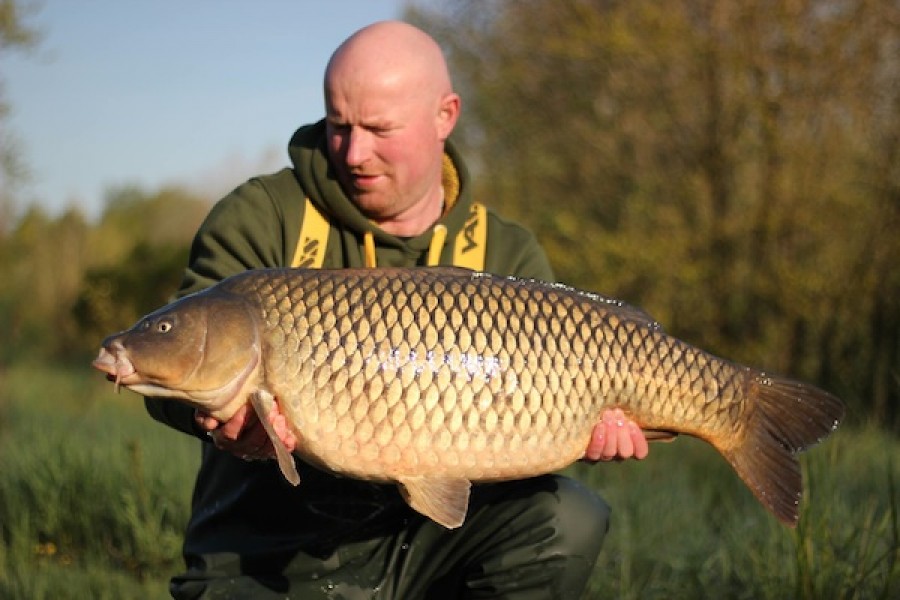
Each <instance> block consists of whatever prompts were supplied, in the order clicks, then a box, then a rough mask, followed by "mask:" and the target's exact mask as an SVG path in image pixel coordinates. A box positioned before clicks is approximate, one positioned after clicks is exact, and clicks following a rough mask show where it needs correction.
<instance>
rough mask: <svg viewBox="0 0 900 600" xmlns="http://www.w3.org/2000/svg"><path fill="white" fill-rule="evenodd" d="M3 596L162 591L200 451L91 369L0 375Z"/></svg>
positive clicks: (176, 559) (176, 557)
mask: <svg viewBox="0 0 900 600" xmlns="http://www.w3.org/2000/svg"><path fill="white" fill-rule="evenodd" d="M4 403H5V404H6V406H7V409H6V415H7V416H6V422H5V425H2V424H0V472H2V473H3V478H2V479H0V543H2V545H0V597H4V598H144V597H162V596H163V595H164V594H165V589H166V586H165V575H166V574H168V573H171V572H173V571H174V570H175V569H177V568H178V566H179V564H180V559H181V557H180V545H181V534H182V531H183V528H184V526H185V523H186V522H187V516H188V500H189V494H190V489H191V482H192V479H193V475H194V473H195V472H196V469H197V465H198V459H199V452H197V444H198V442H197V441H196V440H193V439H192V438H189V437H188V436H185V435H183V434H178V433H176V432H174V431H172V430H170V429H168V428H166V427H163V426H161V425H159V424H157V423H155V422H153V421H152V420H151V419H150V418H149V417H148V416H147V414H146V413H145V412H144V410H143V403H142V401H141V399H140V397H139V396H137V395H135V394H131V393H128V394H126V395H122V396H115V395H114V394H113V393H112V388H111V386H109V384H108V383H107V382H105V381H104V380H103V378H102V377H101V376H99V375H98V374H96V373H92V372H89V371H88V369H87V368H82V369H78V370H72V371H67V370H62V369H60V370H48V369H39V368H31V367H27V366H18V367H15V368H13V369H11V370H9V371H8V372H7V373H6V375H5V377H4V379H2V380H0V405H2V404H4Z"/></svg>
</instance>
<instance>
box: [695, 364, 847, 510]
mask: <svg viewBox="0 0 900 600" xmlns="http://www.w3.org/2000/svg"><path fill="white" fill-rule="evenodd" d="M747 377H748V379H747V385H746V390H747V394H748V403H749V404H748V409H747V423H746V426H745V427H744V428H743V434H742V435H741V436H740V439H739V441H738V442H737V443H735V442H734V440H729V441H723V443H722V446H723V447H719V446H718V445H717V444H716V442H715V440H710V441H711V442H712V443H713V445H715V446H717V447H718V448H719V450H720V452H721V453H722V454H723V455H724V456H725V458H726V459H728V461H729V462H731V465H732V466H733V467H734V469H735V470H736V471H737V473H738V475H740V477H741V479H743V480H744V483H746V484H747V486H748V487H749V488H750V490H751V491H752V492H753V494H754V495H755V496H756V498H757V500H759V501H760V502H761V503H762V504H763V505H764V506H765V507H766V508H768V509H769V510H770V511H771V512H772V513H773V514H774V515H775V516H776V517H777V518H778V519H779V520H780V521H781V522H782V523H784V524H785V525H788V526H789V527H795V526H796V525H797V521H798V520H799V518H800V512H799V510H800V500H801V498H802V492H803V480H802V475H801V472H800V464H799V462H798V461H797V457H796V454H797V453H798V452H801V451H803V450H805V449H807V448H809V447H810V446H812V445H813V444H816V443H817V442H820V441H821V440H823V439H824V438H825V437H827V436H828V435H829V434H830V433H831V432H832V431H834V430H835V429H836V428H837V426H838V424H839V423H840V421H841V419H842V418H843V416H844V405H843V403H841V401H840V400H838V399H837V398H836V397H834V396H832V395H831V394H829V393H828V392H825V391H823V390H820V389H818V388H816V387H814V386H812V385H808V384H805V383H800V382H797V381H792V380H790V379H783V378H778V377H769V376H767V375H765V374H763V373H760V372H757V371H753V370H748V372H747Z"/></svg>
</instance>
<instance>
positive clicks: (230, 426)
mask: <svg viewBox="0 0 900 600" xmlns="http://www.w3.org/2000/svg"><path fill="white" fill-rule="evenodd" d="M268 418H269V421H270V422H271V423H272V426H273V427H274V428H275V432H276V433H277V434H278V437H279V438H281V442H282V443H283V444H284V446H285V448H287V451H288V452H293V451H294V448H296V447H297V438H296V437H295V436H294V434H293V433H292V432H291V430H290V428H289V427H288V426H287V419H285V417H284V415H283V414H282V413H281V412H280V411H279V410H278V408H277V407H276V408H275V410H273V411H272V412H270V413H269V415H268ZM194 420H195V421H196V422H197V425H198V426H199V427H200V429H202V430H203V431H206V433H207V435H209V437H210V438H211V439H212V441H213V443H215V445H216V448H218V449H219V450H225V451H226V452H230V453H232V454H234V455H235V456H237V457H238V458H243V459H244V460H268V459H271V458H275V447H274V446H273V445H272V440H270V439H269V436H268V435H267V434H266V430H265V428H264V427H263V425H262V423H260V422H259V418H257V416H256V411H254V410H253V408H252V407H251V406H250V405H249V404H245V405H244V406H242V407H241V408H239V409H238V411H237V412H236V413H234V416H233V417H231V418H230V419H229V420H228V421H225V422H222V421H219V420H218V419H216V418H214V417H211V416H209V415H208V414H206V413H204V412H203V411H200V410H198V411H197V413H196V414H195V415H194Z"/></svg>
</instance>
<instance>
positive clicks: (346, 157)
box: [325, 21, 460, 235]
mask: <svg viewBox="0 0 900 600" xmlns="http://www.w3.org/2000/svg"><path fill="white" fill-rule="evenodd" d="M325 108H326V116H327V135H328V152H329V156H330V158H331V161H332V164H333V166H334V168H335V170H336V172H337V176H338V180H339V181H340V183H341V187H343V189H344V191H345V192H346V193H347V195H348V196H349V197H350V198H351V200H353V201H354V202H355V203H356V204H357V205H358V206H359V207H360V209H361V210H362V211H363V212H364V213H365V214H366V215H367V216H368V217H369V218H371V219H372V220H373V221H375V222H376V223H379V224H380V225H381V226H382V227H383V228H384V229H385V230H386V231H389V232H391V233H394V234H396V235H417V234H420V233H422V232H424V231H425V230H426V229H427V228H428V227H429V226H430V225H431V224H432V223H434V221H435V220H437V218H438V217H439V216H440V207H441V194H442V190H441V160H442V155H443V151H444V142H445V140H446V139H447V137H448V136H449V135H450V132H451V131H452V130H453V127H454V125H455V124H456V120H457V118H458V116H459V111H460V100H459V96H457V95H456V94H455V93H453V88H452V86H451V83H450V76H449V74H448V72H447V65H446V62H445V61H444V57H443V54H442V53H441V50H440V47H439V46H438V45H437V43H436V42H435V41H434V40H433V39H432V38H431V37H429V36H428V35H427V34H425V33H424V32H423V31H421V30H419V29H416V28H415V27H413V26H411V25H408V24H406V23H401V22H397V21H385V22H381V23H375V24H374V25H370V26H368V27H366V28H364V29H361V30H360V31H358V32H356V33H355V34H353V35H352V36H351V37H350V38H349V39H347V41H345V42H344V43H343V44H341V46H340V47H339V48H338V49H337V50H336V51H335V53H334V54H333V55H332V57H331V60H330V61H329V63H328V68H327V70H326V72H325Z"/></svg>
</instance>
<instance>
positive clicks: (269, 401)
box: [250, 390, 300, 485]
mask: <svg viewBox="0 0 900 600" xmlns="http://www.w3.org/2000/svg"><path fill="white" fill-rule="evenodd" d="M250 404H251V405H252V406H253V409H254V410H255V411H256V416H257V417H258V418H259V422H260V423H262V426H263V428H265V430H266V433H267V434H268V435H269V439H270V440H272V446H274V447H275V457H276V458H277V459H278V468H279V469H281V474H282V475H284V478H285V479H287V480H288V481H289V482H290V484H291V485H298V484H299V483H300V473H298V472H297V465H296V463H294V457H293V456H291V453H290V452H288V449H287V447H285V445H284V443H283V442H282V441H281V438H280V437H278V434H277V433H276V432H275V427H274V426H273V425H272V422H271V421H270V420H269V413H270V412H272V410H273V409H274V408H275V397H274V396H273V395H272V394H270V393H269V392H267V391H265V390H256V391H255V392H253V393H252V394H250Z"/></svg>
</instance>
